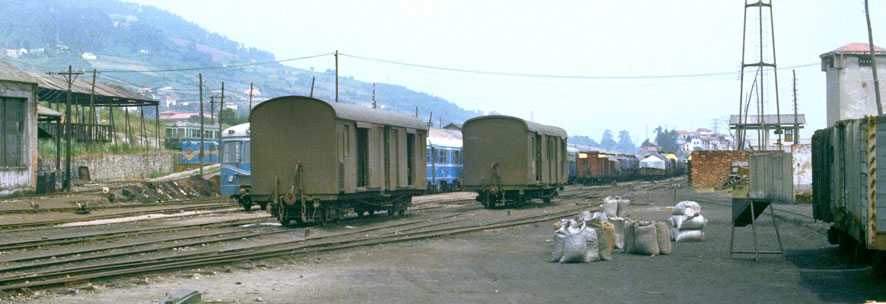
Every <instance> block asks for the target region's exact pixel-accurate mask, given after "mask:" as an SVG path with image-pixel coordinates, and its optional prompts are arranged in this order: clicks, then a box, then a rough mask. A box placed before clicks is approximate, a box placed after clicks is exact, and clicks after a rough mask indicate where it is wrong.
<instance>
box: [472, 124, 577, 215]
mask: <svg viewBox="0 0 886 304" xmlns="http://www.w3.org/2000/svg"><path fill="white" fill-rule="evenodd" d="M462 131H463V132H464V135H463V141H464V154H465V155H464V156H465V161H464V181H465V190H468V191H474V192H477V193H478V196H477V200H478V201H480V202H481V203H483V205H484V206H485V207H487V208H493V207H496V206H497V205H508V204H520V203H524V202H527V201H529V200H531V199H534V198H541V199H542V200H543V201H544V202H546V203H547V202H550V201H551V199H552V198H553V197H554V196H556V195H557V189H558V188H561V187H562V186H563V185H565V184H566V182H567V176H566V167H567V161H566V131H564V130H563V129H561V128H558V127H552V126H546V125H542V124H537V123H534V122H530V121H525V120H523V119H520V118H517V117H511V116H504V115H490V116H481V117H476V118H472V119H470V120H468V121H466V122H465V123H464V125H463V126H462Z"/></svg>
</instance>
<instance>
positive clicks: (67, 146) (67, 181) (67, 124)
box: [62, 65, 74, 191]
mask: <svg viewBox="0 0 886 304" xmlns="http://www.w3.org/2000/svg"><path fill="white" fill-rule="evenodd" d="M73 72H74V71H73V69H72V68H71V66H70V65H69V66H68V98H67V103H66V105H65V180H64V182H63V183H62V186H63V187H64V189H65V191H70V190H71V94H72V93H71V85H72V84H73V82H74V73H73Z"/></svg>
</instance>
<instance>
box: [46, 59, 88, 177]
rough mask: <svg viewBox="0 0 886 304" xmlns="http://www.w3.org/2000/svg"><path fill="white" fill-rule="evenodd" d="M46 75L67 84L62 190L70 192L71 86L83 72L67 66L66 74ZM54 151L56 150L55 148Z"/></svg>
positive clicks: (50, 73)
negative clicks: (58, 76)
mask: <svg viewBox="0 0 886 304" xmlns="http://www.w3.org/2000/svg"><path fill="white" fill-rule="evenodd" d="M47 74H49V75H52V74H56V75H62V77H64V78H65V81H67V82H68V98H67V101H66V105H65V179H64V181H63V182H62V188H63V189H64V191H71V133H72V132H71V86H72V84H73V83H74V81H75V80H77V76H80V74H83V72H74V71H73V68H72V67H71V66H70V65H69V66H68V72H57V73H52V72H49V73H47ZM56 149H58V147H57V146H56Z"/></svg>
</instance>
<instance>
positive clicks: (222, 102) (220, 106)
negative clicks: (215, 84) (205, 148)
mask: <svg viewBox="0 0 886 304" xmlns="http://www.w3.org/2000/svg"><path fill="white" fill-rule="evenodd" d="M224 111H225V82H224V81H222V93H221V100H220V101H219V104H218V144H221V131H222V112H224Z"/></svg>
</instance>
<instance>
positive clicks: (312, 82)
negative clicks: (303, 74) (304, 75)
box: [309, 77, 317, 98]
mask: <svg viewBox="0 0 886 304" xmlns="http://www.w3.org/2000/svg"><path fill="white" fill-rule="evenodd" d="M316 78H317V77H311V95H309V96H310V97H312V98H313V97H314V79H316Z"/></svg>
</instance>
